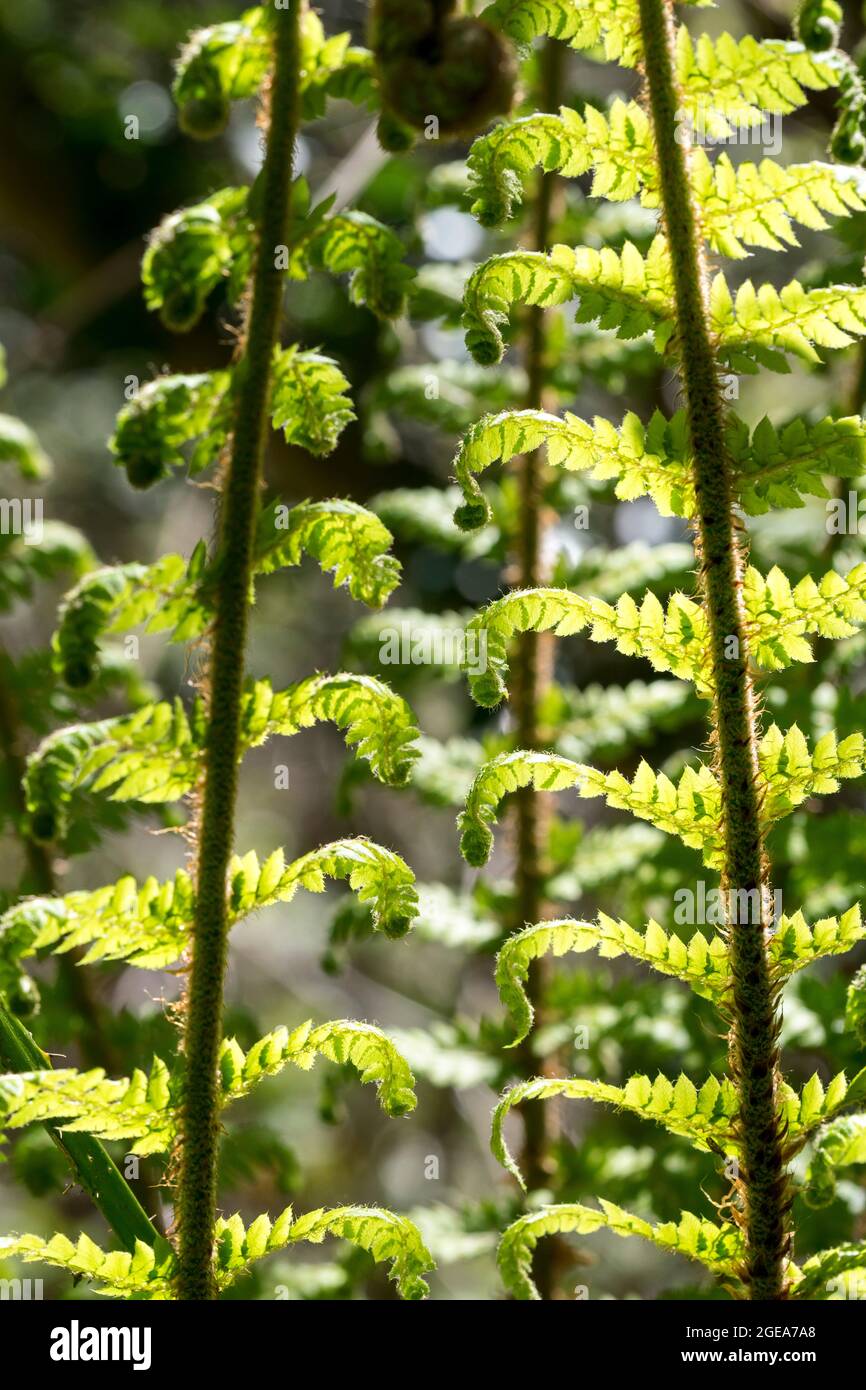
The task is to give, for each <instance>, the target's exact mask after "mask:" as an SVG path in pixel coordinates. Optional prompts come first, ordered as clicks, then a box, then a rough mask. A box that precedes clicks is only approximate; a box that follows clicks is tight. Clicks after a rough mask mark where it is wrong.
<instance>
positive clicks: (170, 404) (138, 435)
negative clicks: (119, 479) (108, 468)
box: [109, 372, 231, 487]
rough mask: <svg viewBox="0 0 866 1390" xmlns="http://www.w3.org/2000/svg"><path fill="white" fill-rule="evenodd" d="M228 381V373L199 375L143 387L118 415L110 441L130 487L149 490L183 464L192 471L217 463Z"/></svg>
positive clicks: (225, 423) (225, 431) (224, 435)
mask: <svg viewBox="0 0 866 1390" xmlns="http://www.w3.org/2000/svg"><path fill="white" fill-rule="evenodd" d="M230 380H231V378H230V375H229V373H228V372H204V373H200V374H199V375H198V376H164V377H158V378H157V379H156V381H151V382H148V383H147V384H146V385H145V386H142V388H141V390H140V391H138V392H137V393H136V395H135V396H134V397H133V399H132V400H131V401H130V403H129V404H128V405H125V406H124V407H123V409H122V410H121V412H120V414H119V415H118V417H117V426H116V428H115V432H114V435H113V437H112V439H111V440H110V443H109V447H110V448H111V451H112V453H113V454H114V456H115V458H116V459H117V462H118V464H120V465H121V466H122V467H123V468H125V469H126V471H127V474H128V475H129V479H130V481H131V482H132V483H133V484H135V485H136V486H138V487H146V486H149V485H150V484H151V483H154V482H156V481H158V480H159V479H160V478H162V477H165V476H166V474H167V472H168V469H170V468H183V467H185V466H186V465H187V462H188V463H189V467H190V471H191V472H192V473H200V472H201V471H202V470H203V469H204V468H207V467H208V465H209V464H211V463H215V462H216V460H217V459H218V458H219V455H220V453H221V452H222V450H223V448H224V447H225V443H226V440H227V438H228V430H229V424H230V421H229V419H228V417H227V414H226V410H227V401H228V393H229V384H230ZM196 439H198V441H199V442H198V443H197V444H194V443H193V441H195V440H196Z"/></svg>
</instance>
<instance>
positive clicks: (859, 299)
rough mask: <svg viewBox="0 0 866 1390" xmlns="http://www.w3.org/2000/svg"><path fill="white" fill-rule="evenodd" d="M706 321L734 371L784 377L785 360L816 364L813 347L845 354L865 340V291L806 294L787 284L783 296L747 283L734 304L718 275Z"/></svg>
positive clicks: (845, 288) (841, 288)
mask: <svg viewBox="0 0 866 1390" xmlns="http://www.w3.org/2000/svg"><path fill="white" fill-rule="evenodd" d="M710 318H711V322H712V325H713V328H714V330H715V332H716V333H717V334H718V337H719V343H720V348H721V352H722V354H723V356H724V357H726V358H727V360H728V361H729V362H730V364H731V366H732V368H734V370H740V371H745V372H750V371H751V372H754V371H755V370H756V366H755V363H756V362H759V363H762V364H763V365H764V366H767V367H770V368H772V369H773V370H775V371H783V372H784V371H787V370H788V364H787V361H786V359H785V354H786V353H790V354H792V355H793V356H795V357H799V358H801V359H802V360H803V361H805V362H809V363H816V362H820V360H821V359H820V356H819V354H818V352H817V351H816V348H817V347H824V348H844V347H848V346H850V344H851V343H853V342H854V341H855V339H856V338H858V337H862V336H863V335H864V334H866V289H864V288H863V286H855V285H829V286H822V287H819V288H817V289H811V290H806V289H804V288H803V286H802V285H801V284H800V282H799V281H798V280H791V281H790V282H789V283H788V284H787V285H784V286H783V287H782V289H781V290H776V289H775V288H774V287H773V286H772V285H769V284H763V285H761V286H760V287H759V288H758V289H757V290H756V289H755V286H754V285H753V284H752V281H751V280H746V281H744V282H743V284H742V285H740V287H739V289H738V290H737V293H736V296H735V297H733V298H732V296H731V292H730V290H729V289H728V285H727V281H726V280H725V277H724V276H723V275H721V274H719V275H716V276H715V278H714V280H713V282H712V286H711V289H710Z"/></svg>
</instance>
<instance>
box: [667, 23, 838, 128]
mask: <svg viewBox="0 0 866 1390" xmlns="http://www.w3.org/2000/svg"><path fill="white" fill-rule="evenodd" d="M677 75H678V78H679V82H680V87H681V89H682V93H683V98H684V103H685V106H686V109H687V110H688V111H689V113H690V114H691V116H692V118H693V120H694V122H695V126H696V128H697V129H698V130H699V131H702V132H703V131H706V133H707V134H709V135H712V136H714V137H716V138H722V139H724V138H725V137H727V136H729V135H730V134H731V126H732V125H749V126H753V125H760V124H761V122H762V121H763V120H764V118H765V113H766V112H771V113H774V114H779V115H788V114H789V113H790V112H791V111H794V110H796V109H797V107H798V106H803V105H805V103H806V101H807V100H808V98H807V96H806V89H807V88H808V89H811V90H812V91H819V92H820V91H824V90H825V89H826V88H827V87H834V86H836V84H837V82H838V76H837V73H836V70H835V68H834V66H833V63H832V61H831V60H828V59H827V58H825V57H822V55H820V54H817V53H812V52H810V51H809V50H808V49H806V48H804V46H803V45H802V44H800V43H787V42H784V41H780V40H776V39H756V38H754V37H753V36H752V35H751V34H747V35H746V36H745V37H744V38H742V39H734V38H732V37H731V35H730V34H727V33H724V34H721V35H720V36H719V37H718V38H716V39H711V38H710V37H709V36H708V35H707V34H701V35H700V36H699V37H698V38H696V39H693V38H692V37H691V35H690V34H689V32H688V30H687V28H686V26H685V25H681V26H680V27H679V28H678V30H677Z"/></svg>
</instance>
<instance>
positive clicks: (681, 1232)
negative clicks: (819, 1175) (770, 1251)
mask: <svg viewBox="0 0 866 1390" xmlns="http://www.w3.org/2000/svg"><path fill="white" fill-rule="evenodd" d="M600 1203H601V1208H602V1209H601V1211H596V1210H595V1208H593V1207H585V1206H582V1205H580V1204H579V1203H577V1202H564V1203H561V1204H557V1205H556V1206H550V1207H540V1208H539V1209H538V1210H537V1211H530V1212H527V1213H526V1215H524V1216H520V1217H518V1219H517V1220H516V1221H514V1222H512V1224H511V1225H510V1226H509V1227H508V1228H507V1229H506V1230H505V1232H504V1233H503V1235H502V1239H501V1241H500V1243H499V1249H498V1251H497V1263H498V1265H499V1272H500V1275H501V1276H502V1282H503V1283H504V1285H505V1287H506V1289H507V1290H508V1292H509V1293H510V1294H512V1295H513V1297H514V1298H517V1299H521V1300H533V1301H535V1300H539V1299H540V1297H541V1296H540V1294H539V1292H538V1290H537V1289H536V1287H535V1285H534V1283H533V1282H532V1260H533V1255H534V1253H535V1247H536V1245H537V1244H538V1242H539V1240H541V1239H542V1238H543V1237H544V1236H552V1235H559V1234H565V1233H566V1232H573V1233H574V1234H575V1235H591V1234H592V1232H593V1231H598V1230H601V1229H607V1230H610V1231H613V1232H614V1234H615V1235H618V1236H640V1237H642V1239H644V1240H649V1241H651V1242H652V1243H653V1245H657V1246H659V1247H660V1248H661V1249H663V1250H669V1251H671V1253H673V1254H678V1255H685V1256H686V1257H687V1258H689V1259H692V1260H697V1261H699V1262H700V1263H701V1264H703V1265H705V1266H706V1268H707V1269H710V1270H712V1272H713V1273H714V1274H728V1275H732V1274H735V1273H736V1271H737V1268H738V1265H739V1262H740V1260H741V1258H742V1236H741V1235H740V1233H739V1231H738V1230H737V1227H736V1226H733V1225H731V1224H729V1223H727V1222H725V1223H724V1224H722V1225H721V1226H717V1225H716V1224H715V1223H714V1222H712V1221H707V1220H705V1219H704V1218H702V1217H699V1216H694V1215H693V1214H692V1212H689V1211H686V1212H683V1213H682V1215H681V1216H680V1219H679V1221H666V1222H664V1223H662V1224H660V1225H657V1226H653V1225H651V1224H650V1222H648V1221H645V1220H644V1219H643V1218H642V1217H640V1216H635V1215H633V1214H632V1213H631V1212H627V1211H624V1210H623V1209H622V1207H617V1206H614V1204H613V1203H612V1202H606V1201H604V1199H603V1198H602V1199H600Z"/></svg>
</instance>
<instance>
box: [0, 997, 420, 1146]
mask: <svg viewBox="0 0 866 1390" xmlns="http://www.w3.org/2000/svg"><path fill="white" fill-rule="evenodd" d="M317 1057H325V1058H326V1059H327V1060H328V1061H331V1062H335V1063H337V1065H339V1066H344V1065H346V1064H350V1065H351V1066H353V1067H354V1068H355V1070H356V1071H357V1072H358V1075H359V1078H360V1080H361V1081H363V1082H372V1083H373V1084H374V1085H375V1086H376V1089H377V1092H378V1096H379V1102H380V1104H381V1106H382V1109H383V1110H384V1111H385V1112H386V1113H387V1114H388V1115H392V1116H402V1115H408V1114H409V1113H410V1112H411V1111H412V1110H414V1108H415V1103H416V1102H415V1089H414V1078H413V1076H412V1073H411V1071H410V1070H409V1065H408V1063H407V1062H406V1060H405V1058H404V1057H403V1056H402V1055H401V1054H400V1053H399V1052H398V1050H397V1048H396V1047H395V1046H394V1044H393V1042H392V1041H391V1039H390V1038H389V1037H387V1035H386V1034H385V1033H383V1032H382V1030H381V1029H380V1028H376V1027H374V1026H373V1024H370V1023H354V1022H350V1021H348V1020H346V1019H340V1020H338V1021H334V1022H331V1023H322V1024H319V1025H318V1026H317V1027H314V1026H313V1023H312V1020H310V1019H308V1020H307V1021H306V1023H302V1024H301V1025H300V1026H299V1027H297V1028H294V1029H292V1030H291V1031H290V1030H289V1029H288V1028H275V1029H274V1031H273V1032H271V1033H268V1034H267V1036H266V1037H264V1038H261V1039H260V1040H259V1042H257V1043H255V1044H254V1045H253V1047H251V1048H250V1049H249V1051H248V1052H246V1053H245V1052H244V1050H243V1048H241V1047H240V1046H239V1044H238V1043H237V1042H236V1041H235V1039H234V1038H224V1039H223V1042H222V1045H221V1048H220V1058H219V1077H220V1103H221V1104H222V1105H228V1104H229V1103H230V1102H231V1101H233V1100H238V1099H240V1098H241V1097H243V1096H246V1095H248V1094H249V1093H250V1091H251V1090H253V1088H254V1087H255V1086H257V1085H258V1083H259V1082H260V1081H261V1080H262V1079H263V1078H264V1077H266V1076H276V1075H277V1074H278V1073H279V1072H281V1071H282V1070H283V1068H284V1067H286V1066H287V1065H289V1064H291V1065H292V1066H296V1067H299V1068H300V1069H301V1070H302V1071H309V1069H310V1067H312V1065H313V1063H314V1062H315V1060H316V1058H317ZM182 1096H183V1074H182V1072H179V1073H177V1074H174V1075H172V1074H171V1073H170V1072H169V1069H168V1067H167V1066H166V1064H165V1062H163V1061H162V1060H161V1058H159V1057H155V1058H154V1059H153V1064H152V1066H151V1070H150V1073H149V1074H146V1073H145V1072H143V1071H141V1070H139V1069H136V1071H134V1072H133V1074H132V1076H131V1077H121V1078H118V1079H117V1080H114V1079H112V1078H109V1077H106V1075H105V1072H104V1071H103V1070H102V1069H101V1068H95V1069H94V1070H91V1071H76V1070H75V1069H74V1068H71V1067H66V1068H63V1069H60V1068H58V1069H57V1070H54V1071H35V1072H11V1073H7V1074H6V1075H3V1076H0V1129H21V1128H23V1127H24V1126H25V1125H29V1124H33V1123H35V1122H40V1123H42V1122H44V1121H46V1120H62V1121H63V1128H64V1129H66V1130H69V1131H71V1132H73V1133H75V1132H78V1131H84V1132H86V1133H88V1134H95V1135H97V1136H99V1137H100V1138H102V1139H106V1140H110V1139H127V1140H130V1139H133V1140H135V1143H134V1145H133V1152H135V1153H138V1154H150V1153H161V1152H163V1151H164V1150H166V1149H167V1148H169V1147H170V1145H171V1143H172V1141H173V1139H174V1137H175V1134H176V1132H177V1123H178V1117H179V1113H180V1108H181V1104H182Z"/></svg>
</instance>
